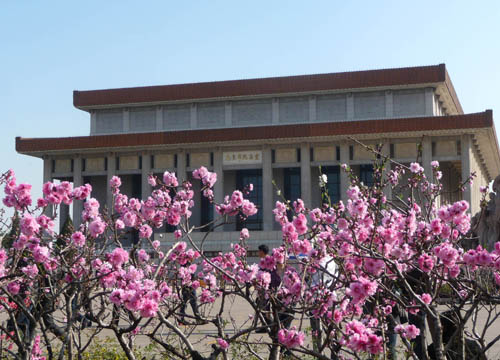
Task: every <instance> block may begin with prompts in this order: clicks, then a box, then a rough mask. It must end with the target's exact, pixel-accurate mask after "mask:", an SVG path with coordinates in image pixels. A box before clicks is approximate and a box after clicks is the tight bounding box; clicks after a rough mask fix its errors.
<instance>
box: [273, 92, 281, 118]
mask: <svg viewBox="0 0 500 360" xmlns="http://www.w3.org/2000/svg"><path fill="white" fill-rule="evenodd" d="M272 123H273V124H279V123H280V103H279V99H278V98H273V103H272Z"/></svg>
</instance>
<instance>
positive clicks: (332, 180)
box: [321, 166, 340, 204]
mask: <svg viewBox="0 0 500 360" xmlns="http://www.w3.org/2000/svg"><path fill="white" fill-rule="evenodd" d="M321 172H322V173H323V174H325V175H326V176H327V178H328V180H327V183H326V189H327V190H328V195H329V196H330V200H331V201H332V204H333V203H337V202H339V201H340V167H339V166H323V167H321Z"/></svg>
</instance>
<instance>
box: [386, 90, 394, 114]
mask: <svg viewBox="0 0 500 360" xmlns="http://www.w3.org/2000/svg"><path fill="white" fill-rule="evenodd" d="M393 116H394V105H393V96H392V91H391V90H387V91H386V92H385V117H388V118H390V117H393Z"/></svg>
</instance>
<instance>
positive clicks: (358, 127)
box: [16, 110, 500, 177]
mask: <svg viewBox="0 0 500 360" xmlns="http://www.w3.org/2000/svg"><path fill="white" fill-rule="evenodd" d="M462 134H470V135H472V136H473V139H474V141H475V144H476V146H477V148H478V150H479V153H480V156H481V157H482V159H483V160H484V164H485V166H486V168H487V169H488V173H489V174H490V175H491V176H492V177H494V176H496V175H497V174H500V151H499V146H498V141H497V137H496V132H495V127H494V124H493V113H492V111H491V110H487V111H485V112H482V113H475V114H465V115H454V116H433V117H415V118H401V119H380V120H363V121H348V122H329V123H311V124H297V125H274V126H256V127H246V128H226V129H211V130H185V131H168V132H153V133H140V134H117V135H95V136H81V137H65V138H21V137H17V138H16V150H17V152H19V153H21V154H26V155H30V156H35V157H40V158H42V157H44V156H57V155H67V154H85V153H102V152H123V151H134V150H157V149H177V148H179V147H188V146H189V147H211V146H214V145H219V146H227V145H244V146H248V145H252V144H257V143H262V142H265V143H286V142H304V141H338V140H341V139H344V140H345V139H346V137H347V136H353V137H356V138H358V139H365V140H370V139H372V140H373V139H383V138H388V139H390V138H416V137H422V136H449V135H462Z"/></svg>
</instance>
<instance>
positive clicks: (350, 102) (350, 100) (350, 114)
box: [346, 93, 354, 120]
mask: <svg viewBox="0 0 500 360" xmlns="http://www.w3.org/2000/svg"><path fill="white" fill-rule="evenodd" d="M346 106H347V108H346V110H347V111H346V112H347V120H352V119H354V94H353V93H349V94H347V101H346Z"/></svg>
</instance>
